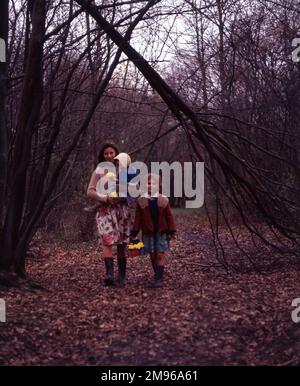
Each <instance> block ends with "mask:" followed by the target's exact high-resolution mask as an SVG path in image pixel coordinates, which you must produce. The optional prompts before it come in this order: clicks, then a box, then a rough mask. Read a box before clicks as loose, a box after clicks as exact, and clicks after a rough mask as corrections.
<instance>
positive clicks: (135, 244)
mask: <svg viewBox="0 0 300 386" xmlns="http://www.w3.org/2000/svg"><path fill="white" fill-rule="evenodd" d="M127 249H128V254H129V256H130V257H136V256H140V255H144V243H143V242H142V241H140V240H138V239H136V240H131V241H130V243H129V244H128V246H127Z"/></svg>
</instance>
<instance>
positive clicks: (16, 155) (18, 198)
mask: <svg viewBox="0 0 300 386" xmlns="http://www.w3.org/2000/svg"><path fill="white" fill-rule="evenodd" d="M45 18H46V11H45V1H44V0H35V1H33V2H32V12H31V20H32V33H31V36H30V40H29V55H28V60H27V63H26V68H25V76H24V83H23V90H22V96H21V101H20V106H19V113H18V120H17V124H16V138H15V143H14V148H13V153H12V154H13V156H12V161H11V165H10V170H9V174H8V184H7V197H8V200H7V213H6V216H5V220H4V227H3V230H2V233H1V239H0V250H1V255H0V266H1V268H2V269H6V270H11V269H14V270H15V271H16V272H17V273H19V274H22V273H23V272H24V268H25V267H24V265H25V260H24V257H25V249H24V250H18V249H17V245H18V239H19V229H20V225H21V222H22V216H23V210H24V202H25V191H26V183H27V171H28V165H29V161H30V154H31V143H32V136H33V132H34V129H35V127H36V125H37V124H38V120H39V115H40V109H41V105H42V97H43V42H44V36H45Z"/></svg>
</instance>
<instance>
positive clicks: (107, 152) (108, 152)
mask: <svg viewBox="0 0 300 386" xmlns="http://www.w3.org/2000/svg"><path fill="white" fill-rule="evenodd" d="M116 155H117V153H116V151H115V149H114V148H113V147H107V148H105V149H104V152H103V156H104V159H105V161H106V162H114V158H115V157H116Z"/></svg>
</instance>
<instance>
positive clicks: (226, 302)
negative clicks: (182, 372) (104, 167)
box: [0, 217, 300, 365]
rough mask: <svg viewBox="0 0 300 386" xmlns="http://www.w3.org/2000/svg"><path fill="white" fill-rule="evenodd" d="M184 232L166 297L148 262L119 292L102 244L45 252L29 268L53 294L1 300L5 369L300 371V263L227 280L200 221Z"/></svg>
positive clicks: (182, 227) (183, 223) (176, 244)
mask: <svg viewBox="0 0 300 386" xmlns="http://www.w3.org/2000/svg"><path fill="white" fill-rule="evenodd" d="M178 228H179V231H178V235H177V237H176V239H175V240H173V241H172V251H171V252H169V253H168V256H167V265H166V279H165V288H163V289H154V288H152V287H151V282H152V280H153V272H152V267H151V263H150V259H149V258H147V257H143V258H141V257H136V258H130V259H128V284H127V285H126V287H125V288H110V287H105V286H104V285H103V275H104V264H103V261H102V259H101V256H100V254H99V252H98V251H97V247H96V245H94V244H93V243H81V244H78V245H72V248H67V246H66V245H62V244H59V243H51V245H47V243H44V244H42V243H40V245H35V249H33V252H35V253H36V254H37V256H36V257H35V256H34V253H33V252H32V255H31V257H30V259H28V267H27V268H28V272H29V274H30V276H31V277H32V278H33V279H34V280H37V281H38V282H40V283H41V284H42V285H43V287H45V289H46V290H45V291H40V290H34V291H29V290H26V289H23V290H20V289H18V288H10V289H9V290H8V291H4V290H3V291H2V292H1V293H0V298H4V299H5V300H6V304H7V323H5V324H4V323H2V324H1V325H0V329H1V334H0V364H1V365H5V364H9V365H33V364H35V365H37V364H39V365H41V364H42V365H95V364H98V365H121V364H123V365H232V364H239V365H242V364H248V365H254V364H269V365H272V364H274V365H276V364H284V363H286V364H293V365H294V364H299V360H298V358H299V343H298V342H299V326H298V325H296V324H294V323H293V322H292V320H291V317H290V312H291V301H292V299H294V298H296V297H299V296H300V280H299V264H298V265H297V263H296V262H293V263H291V264H289V263H288V262H287V263H286V265H285V266H284V269H277V270H273V271H270V272H268V273H267V274H265V275H261V274H259V273H257V272H255V271H253V270H252V271H251V270H249V271H247V272H244V273H232V272H229V273H227V272H225V271H224V270H223V269H222V268H219V267H217V266H216V265H215V262H216V261H215V257H214V250H213V243H212V240H211V237H210V234H209V231H208V230H207V229H204V228H203V229H202V228H200V227H199V226H198V225H197V219H196V218H194V217H193V218H191V219H190V218H181V217H180V218H178ZM240 237H241V239H243V237H244V236H243V237H242V236H240ZM224 239H226V234H225V235H224ZM245 240H246V241H247V239H246V238H245ZM228 242H229V241H228ZM43 250H44V251H45V253H46V255H47V258H43V256H42V255H43ZM49 250H51V253H50V255H48V252H49ZM231 251H232V252H231V258H232V259H233V261H235V260H234V256H235V255H234V254H235V253H237V251H236V250H234V249H233V248H232V247H231Z"/></svg>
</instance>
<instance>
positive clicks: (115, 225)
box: [87, 141, 131, 286]
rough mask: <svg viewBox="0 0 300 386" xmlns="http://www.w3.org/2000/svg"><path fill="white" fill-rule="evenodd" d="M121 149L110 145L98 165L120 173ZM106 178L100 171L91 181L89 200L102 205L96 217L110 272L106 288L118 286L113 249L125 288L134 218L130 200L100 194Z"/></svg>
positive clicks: (106, 143)
mask: <svg viewBox="0 0 300 386" xmlns="http://www.w3.org/2000/svg"><path fill="white" fill-rule="evenodd" d="M118 154H119V149H118V147H117V146H116V144H115V143H114V142H113V141H106V142H105V143H104V144H103V146H102V148H101V149H100V152H99V157H98V162H99V163H100V162H112V163H114V165H115V167H116V169H118V157H117V156H118ZM104 175H105V173H104V171H103V169H101V167H99V166H98V167H97V168H96V169H95V170H94V172H93V174H92V176H91V179H90V183H89V186H88V190H87V196H88V197H90V198H92V199H93V200H94V201H96V202H97V203H100V204H101V205H100V206H99V208H98V210H97V214H96V223H97V230H98V235H99V238H100V242H102V246H103V257H104V262H105V268H106V278H105V281H104V282H105V284H106V285H110V286H111V285H114V259H113V246H117V261H118V284H119V286H124V285H125V281H126V245H127V243H128V241H129V236H130V228H131V216H130V210H129V207H128V204H127V200H122V199H118V198H113V197H111V196H109V195H108V194H99V193H98V192H97V191H96V185H97V183H98V181H99V180H100V178H101V177H103V176H104Z"/></svg>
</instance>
